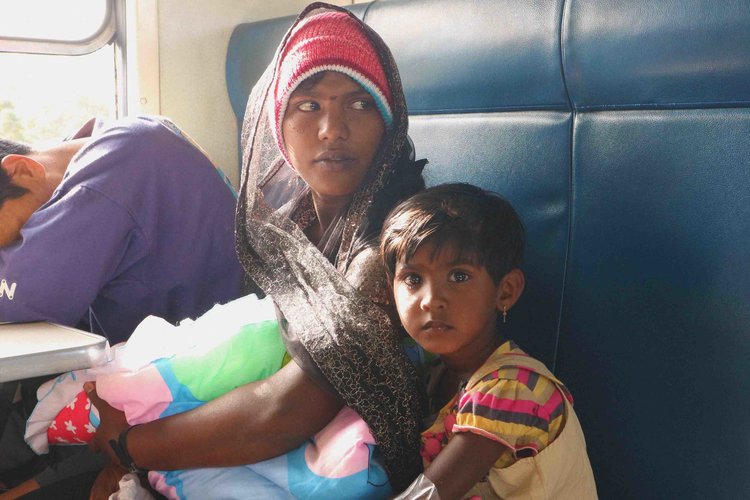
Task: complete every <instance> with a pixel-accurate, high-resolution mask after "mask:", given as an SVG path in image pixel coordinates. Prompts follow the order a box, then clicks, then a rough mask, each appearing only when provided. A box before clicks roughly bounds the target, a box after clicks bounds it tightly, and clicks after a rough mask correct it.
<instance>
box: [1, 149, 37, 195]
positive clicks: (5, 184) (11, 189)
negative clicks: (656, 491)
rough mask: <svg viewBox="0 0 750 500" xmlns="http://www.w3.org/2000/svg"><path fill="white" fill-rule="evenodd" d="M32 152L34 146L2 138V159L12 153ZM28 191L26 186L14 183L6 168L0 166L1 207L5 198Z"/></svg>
mask: <svg viewBox="0 0 750 500" xmlns="http://www.w3.org/2000/svg"><path fill="white" fill-rule="evenodd" d="M31 152H32V148H31V146H29V145H27V144H23V143H20V142H16V141H10V140H7V139H0V161H2V160H3V158H5V157H6V156H8V155H10V154H16V155H28V154H29V153H31ZM27 192H28V190H27V189H26V188H23V187H21V186H16V185H15V184H13V182H12V181H11V179H10V177H9V176H8V174H6V173H5V170H3V169H2V168H0V208H2V206H3V203H5V200H12V199H13V198H20V197H21V196H23V195H24V194H26V193H27Z"/></svg>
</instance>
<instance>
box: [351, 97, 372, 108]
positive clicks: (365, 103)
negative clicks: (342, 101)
mask: <svg viewBox="0 0 750 500" xmlns="http://www.w3.org/2000/svg"><path fill="white" fill-rule="evenodd" d="M351 106H352V109H356V110H357V111H365V110H367V109H370V108H372V107H373V106H374V103H373V102H372V101H370V100H369V99H357V100H356V101H354V102H352V104H351Z"/></svg>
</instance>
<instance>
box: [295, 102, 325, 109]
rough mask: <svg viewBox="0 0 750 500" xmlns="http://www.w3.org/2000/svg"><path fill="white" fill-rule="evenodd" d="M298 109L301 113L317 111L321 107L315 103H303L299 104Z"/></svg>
mask: <svg viewBox="0 0 750 500" xmlns="http://www.w3.org/2000/svg"><path fill="white" fill-rule="evenodd" d="M297 109H298V110H300V111H317V110H319V109H320V105H319V104H318V103H317V102H315V101H302V102H299V103H297Z"/></svg>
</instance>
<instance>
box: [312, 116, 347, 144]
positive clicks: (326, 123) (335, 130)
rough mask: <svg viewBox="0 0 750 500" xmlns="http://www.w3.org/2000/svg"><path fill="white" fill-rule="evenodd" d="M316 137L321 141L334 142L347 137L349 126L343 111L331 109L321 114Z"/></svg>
mask: <svg viewBox="0 0 750 500" xmlns="http://www.w3.org/2000/svg"><path fill="white" fill-rule="evenodd" d="M318 137H319V138H320V140H321V141H336V140H339V139H343V140H345V139H347V138H348V137H349V124H348V123H347V121H346V115H345V113H344V111H343V110H341V109H337V108H333V109H329V110H327V111H325V112H324V113H322V115H321V118H320V128H319V130H318Z"/></svg>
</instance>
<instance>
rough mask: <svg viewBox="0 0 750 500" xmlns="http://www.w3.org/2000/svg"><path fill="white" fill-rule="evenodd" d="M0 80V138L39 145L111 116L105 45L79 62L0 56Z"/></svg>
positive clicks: (110, 69)
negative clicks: (98, 119)
mask: <svg viewBox="0 0 750 500" xmlns="http://www.w3.org/2000/svg"><path fill="white" fill-rule="evenodd" d="M0 1H1V0H0ZM0 75H2V76H1V77H0V137H4V138H7V139H13V140H16V141H21V142H25V143H29V144H39V143H44V142H47V141H53V140H60V139H63V138H65V137H67V136H68V135H70V134H72V133H73V132H75V131H76V130H77V129H78V127H79V126H80V125H82V124H83V123H84V122H85V121H86V120H88V119H89V118H92V117H94V116H98V117H101V118H113V117H114V116H115V69H114V49H113V46H112V45H111V44H109V45H105V46H104V47H102V48H101V49H99V50H97V51H96V52H92V53H91V54H87V55H84V56H52V55H39V54H11V53H0Z"/></svg>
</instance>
